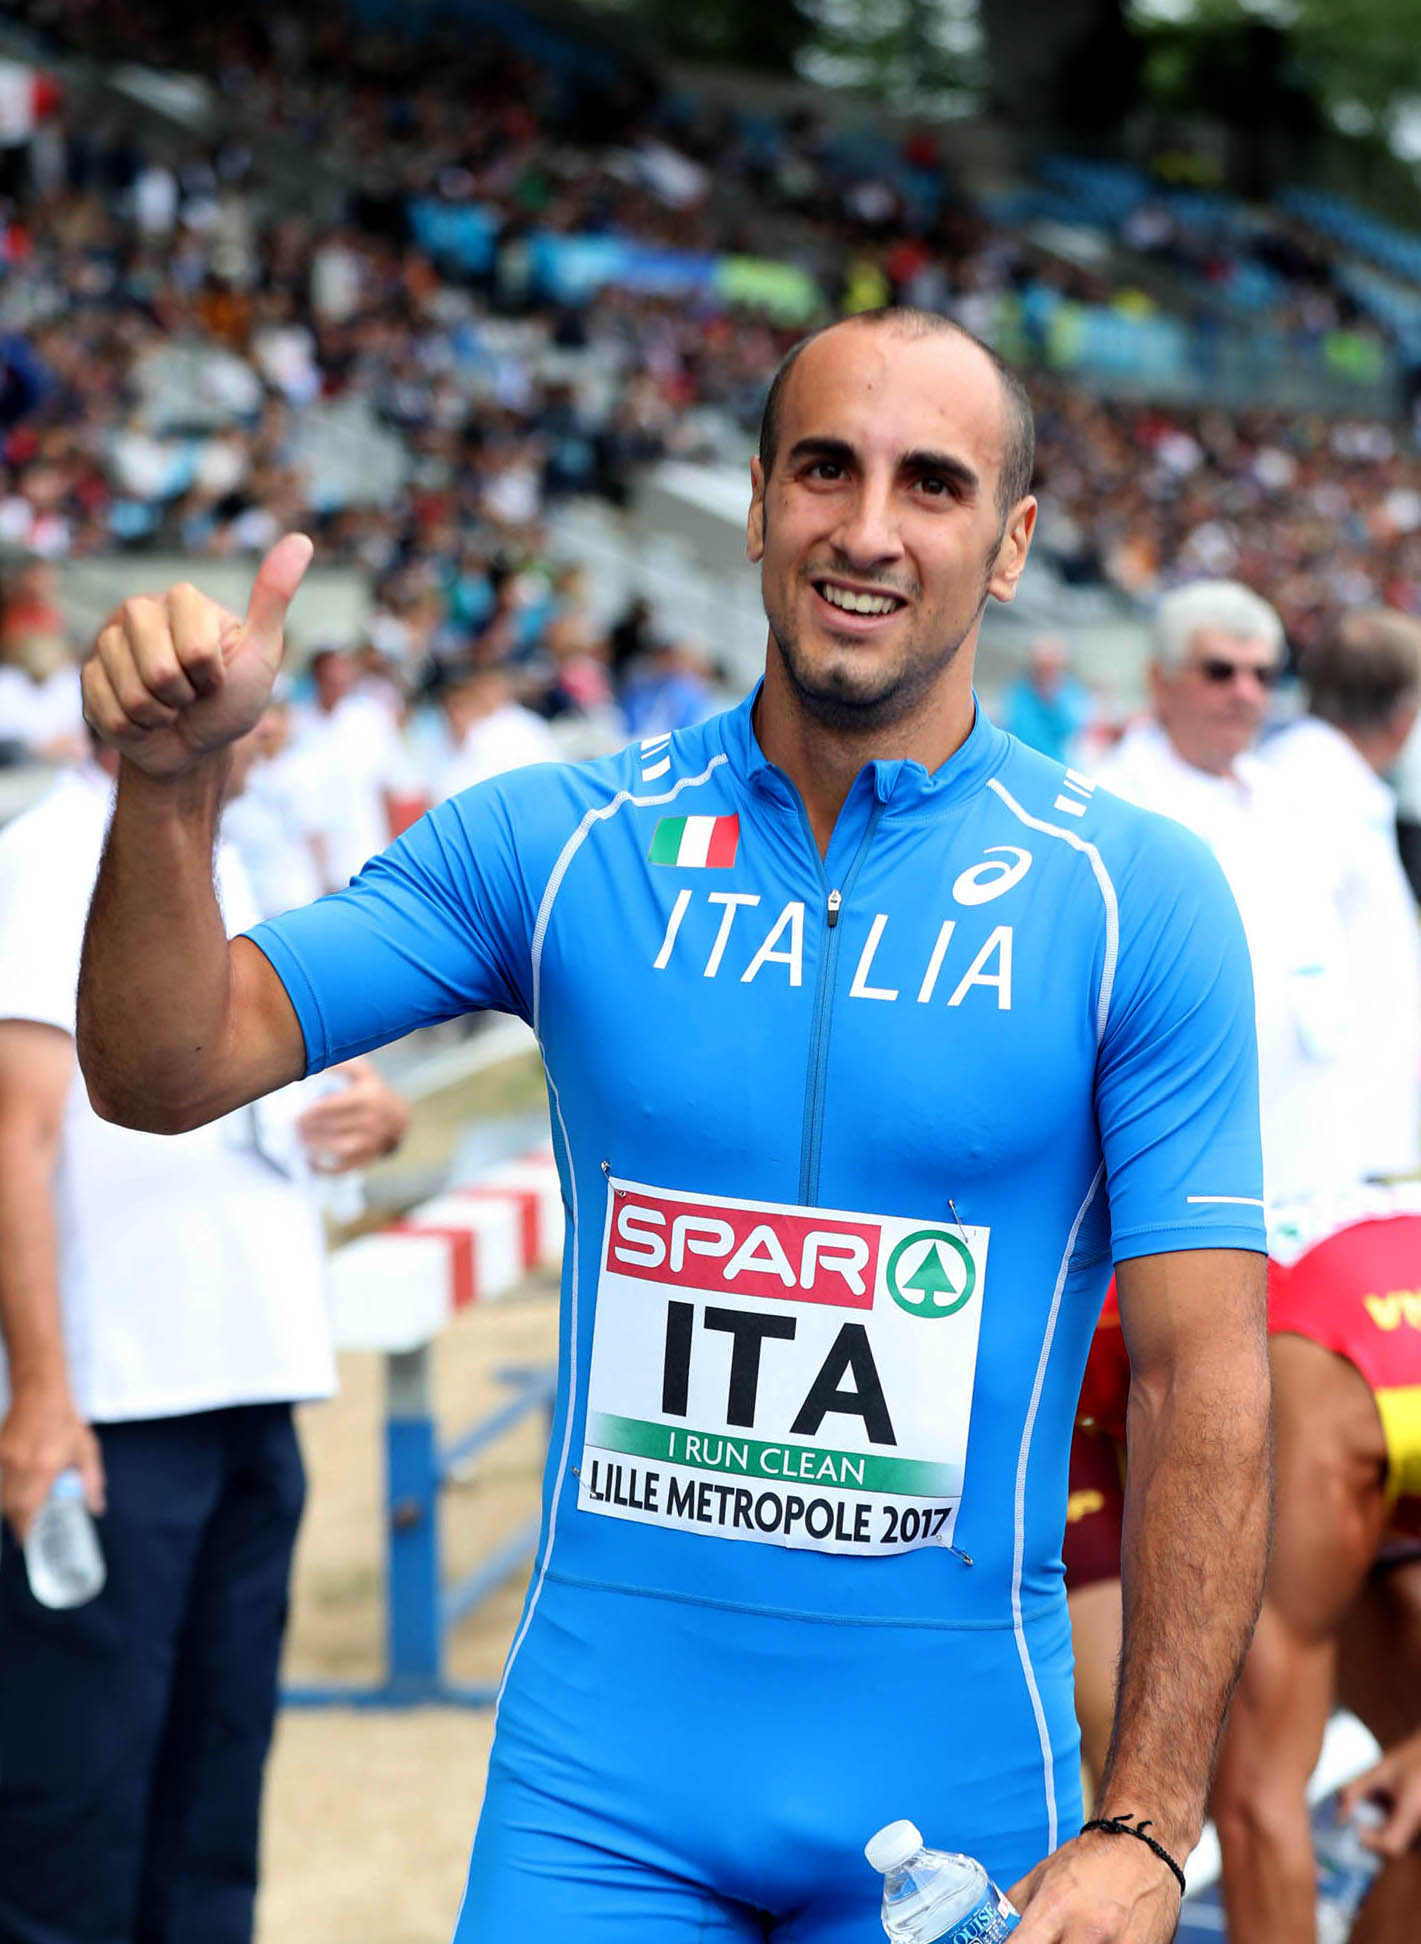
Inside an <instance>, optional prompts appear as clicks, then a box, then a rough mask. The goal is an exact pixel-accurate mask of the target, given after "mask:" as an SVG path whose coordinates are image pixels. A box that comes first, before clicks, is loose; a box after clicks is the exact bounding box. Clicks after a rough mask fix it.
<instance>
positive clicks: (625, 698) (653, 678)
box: [622, 641, 715, 736]
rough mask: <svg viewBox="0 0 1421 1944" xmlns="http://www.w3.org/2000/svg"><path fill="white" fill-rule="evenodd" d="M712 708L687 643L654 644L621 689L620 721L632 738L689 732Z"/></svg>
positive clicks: (708, 689) (698, 662) (699, 667)
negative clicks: (678, 731) (693, 724)
mask: <svg viewBox="0 0 1421 1944" xmlns="http://www.w3.org/2000/svg"><path fill="white" fill-rule="evenodd" d="M714 707H715V698H714V696H713V695H712V693H711V687H710V684H709V682H707V680H706V678H705V674H704V672H703V665H702V662H701V658H700V656H699V655H698V654H697V652H696V650H695V649H694V648H693V647H692V646H691V644H690V643H688V642H680V641H653V642H652V643H651V645H650V646H649V647H648V649H647V650H646V652H645V654H644V655H643V656H642V657H641V660H640V661H639V662H637V663H635V664H634V665H633V666H632V668H631V669H629V670H628V673H627V679H626V681H625V682H624V683H623V685H622V718H623V720H624V722H625V723H626V727H627V733H628V734H629V735H632V736H664V735H669V734H671V733H672V732H673V731H674V730H677V729H689V728H690V727H691V725H692V723H696V722H704V721H705V719H706V717H707V716H708V715H709V714H710V713H711V711H712V709H713V708H714Z"/></svg>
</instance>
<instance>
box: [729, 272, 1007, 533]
mask: <svg viewBox="0 0 1421 1944" xmlns="http://www.w3.org/2000/svg"><path fill="white" fill-rule="evenodd" d="M839 324H882V325H885V326H887V327H888V328H890V329H892V330H895V331H897V332H898V333H899V335H900V336H902V337H910V338H919V337H931V336H935V335H937V334H939V333H941V334H942V335H944V336H952V337H959V338H965V339H966V340H967V342H968V343H969V344H975V345H976V347H977V349H978V350H979V351H980V352H981V353H982V355H983V356H984V357H985V358H986V359H987V361H988V363H989V364H990V365H991V367H992V369H993V370H994V371H995V372H996V374H997V377H998V379H999V380H1000V382H1001V387H1002V404H1003V406H1004V408H1005V412H1006V432H1007V436H1006V450H1005V452H1004V453H1003V455H1002V470H1001V476H1000V477H999V479H998V480H997V513H998V515H999V517H1000V518H1001V519H1002V520H1003V521H1005V520H1006V517H1007V515H1008V514H1009V513H1010V512H1011V510H1012V508H1013V507H1014V506H1015V505H1016V503H1017V501H1018V500H1019V499H1022V498H1024V497H1025V495H1026V494H1027V493H1029V492H1030V491H1031V480H1032V474H1033V473H1034V471H1035V468H1036V425H1035V421H1034V419H1033V418H1032V415H1031V400H1030V398H1029V397H1028V396H1027V392H1026V387H1025V385H1024V384H1023V383H1022V382H1021V379H1020V378H1019V377H1018V376H1017V374H1016V373H1015V372H1014V371H1013V370H1012V368H1011V366H1010V365H1009V364H1007V363H1006V362H1005V360H1004V359H1002V358H999V357H998V356H997V354H996V352H995V351H994V350H993V349H992V347H991V345H990V344H983V342H982V340H981V338H979V337H974V336H973V335H972V333H971V332H970V331H967V330H964V329H963V327H962V326H961V325H960V324H958V323H956V322H955V321H954V320H953V319H952V318H950V317H943V316H941V315H940V313H939V312H937V311H927V310H913V309H911V308H909V307H908V306H907V305H901V306H900V305H893V304H887V305H884V306H883V307H882V308H881V309H878V310H866V311H856V312H855V313H854V314H853V316H851V317H845V318H840V319H839V320H838V322H837V323H835V324H825V325H823V326H822V327H821V328H820V329H819V330H817V331H811V332H810V334H809V336H808V337H803V338H801V339H800V340H799V342H798V344H793V345H791V346H790V348H789V350H788V351H787V352H786V353H785V355H784V357H783V358H781V360H780V363H779V367H778V369H777V370H776V372H775V375H774V377H773V378H772V379H771V380H770V389H769V391H768V392H767V393H766V395H765V409H764V411H763V412H762V413H761V415H760V466H761V469H762V471H763V472H764V475H765V478H766V479H768V478H769V476H770V474H771V473H772V472H773V471H774V469H775V460H776V458H777V457H778V455H779V445H780V418H781V415H782V413H783V409H784V388H785V382H786V380H787V379H788V377H789V374H790V373H791V371H793V369H794V367H795V365H796V364H797V363H798V361H799V358H800V356H801V355H802V353H803V352H805V351H807V350H808V348H809V346H810V345H811V344H813V343H814V341H815V339H816V338H821V337H823V335H824V333H825V331H833V330H837V329H838V326H839Z"/></svg>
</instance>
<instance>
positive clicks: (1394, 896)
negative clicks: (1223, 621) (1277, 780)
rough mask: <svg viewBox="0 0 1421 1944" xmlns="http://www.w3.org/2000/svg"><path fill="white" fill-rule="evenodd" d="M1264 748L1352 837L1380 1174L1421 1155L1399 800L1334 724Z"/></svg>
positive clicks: (1351, 876) (1351, 928)
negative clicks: (1398, 838) (1398, 840)
mask: <svg viewBox="0 0 1421 1944" xmlns="http://www.w3.org/2000/svg"><path fill="white" fill-rule="evenodd" d="M1258 754H1259V756H1260V758H1261V759H1262V761H1263V762H1265V763H1266V764H1267V765H1268V767H1269V769H1270V770H1271V771H1272V772H1273V773H1274V774H1275V775H1277V776H1279V777H1281V778H1282V780H1283V781H1284V783H1285V784H1286V785H1287V787H1288V788H1289V789H1290V790H1291V792H1292V793H1293V795H1294V796H1304V797H1306V798H1307V799H1309V800H1310V801H1311V802H1312V803H1313V804H1314V805H1315V806H1317V807H1318V808H1320V809H1321V810H1322V811H1323V813H1324V814H1325V816H1326V818H1327V820H1328V823H1329V824H1330V825H1331V826H1332V827H1333V829H1334V830H1335V831H1336V833H1337V834H1338V836H1339V837H1340V838H1341V839H1342V840H1343V841H1342V845H1341V854H1342V880H1341V885H1340V894H1339V895H1340V900H1341V910H1342V917H1343V934H1344V937H1345V940H1346V946H1347V955H1348V962H1349V967H1350V976H1351V980H1352V985H1353V989H1354V991H1355V992H1356V994H1357V997H1358V1001H1359V1005H1358V1015H1357V1031H1356V1034H1355V1036H1354V1040H1353V1056H1354V1059H1355V1064H1356V1084H1357V1089H1358V1095H1359V1098H1360V1101H1361V1115H1362V1135H1363V1139H1364V1142H1365V1150H1364V1160H1365V1165H1366V1170H1367V1173H1368V1174H1370V1175H1409V1174H1412V1173H1414V1172H1415V1170H1416V1167H1417V1164H1418V1161H1421V1126H1418V1121H1419V1120H1421V928H1418V925H1417V916H1416V900H1415V898H1414V897H1413V896H1412V894H1411V886H1410V884H1409V882H1408V881H1407V876H1406V872H1405V871H1404V870H1403V869H1402V865H1401V854H1400V852H1399V851H1398V849H1397V845H1396V798H1395V797H1394V796H1393V794H1392V792H1391V791H1390V790H1389V789H1388V788H1387V786H1386V784H1385V783H1383V781H1382V780H1381V778H1380V777H1379V776H1378V775H1377V773H1376V771H1375V770H1374V769H1373V768H1372V766H1371V764H1370V763H1369V762H1367V761H1366V759H1365V758H1364V757H1362V756H1360V755H1359V754H1358V753H1357V750H1356V748H1355V747H1354V746H1353V744H1352V743H1351V742H1349V741H1348V739H1347V737H1346V736H1344V735H1343V734H1342V732H1341V731H1340V730H1338V729H1334V728H1333V727H1332V724H1331V723H1330V722H1321V721H1319V720H1318V718H1317V717H1316V716H1304V717H1303V718H1302V720H1301V721H1299V722H1295V723H1291V724H1290V725H1289V726H1288V727H1287V728H1286V729H1282V730H1280V731H1279V732H1278V734H1277V735H1275V736H1270V737H1269V738H1268V740H1267V741H1266V742H1264V743H1263V745H1262V746H1261V748H1260V749H1259V751H1258Z"/></svg>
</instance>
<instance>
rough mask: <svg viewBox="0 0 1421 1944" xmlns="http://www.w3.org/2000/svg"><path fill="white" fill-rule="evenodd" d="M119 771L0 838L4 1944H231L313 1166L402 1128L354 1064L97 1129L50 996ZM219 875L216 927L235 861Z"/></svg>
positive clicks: (240, 1915)
mask: <svg viewBox="0 0 1421 1944" xmlns="http://www.w3.org/2000/svg"><path fill="white" fill-rule="evenodd" d="M112 767H113V765H112V763H111V759H110V758H108V757H107V756H104V757H100V758H96V759H95V760H93V761H91V762H89V763H87V764H86V765H85V766H84V767H83V768H82V769H81V770H79V771H76V772H73V773H71V774H68V775H65V776H64V777H62V778H61V779H60V781H59V782H58V783H57V784H56V785H55V786H54V788H53V789H52V790H51V791H50V793H49V794H48V795H47V796H46V797H45V798H44V799H42V801H41V802H40V803H38V804H36V805H35V806H34V807H33V808H32V809H30V810H29V811H27V812H25V814H24V815H22V816H20V817H18V818H17V819H16V820H15V821H14V822H13V823H11V824H9V825H8V826H7V827H6V828H5V830H4V831H3V832H0V1347H3V1352H4V1354H3V1356H0V1412H3V1419H0V1496H3V1508H4V1514H5V1519H6V1522H7V1525H8V1528H9V1529H8V1531H7V1533H6V1535H5V1541H4V1544H3V1547H0V1666H3V1667H4V1669H5V1677H4V1679H3V1680H0V1937H4V1938H7V1939H15V1940H19V1939H22V1938H23V1939H25V1940H26V1944H29V1941H30V1940H35V1941H36V1944H38V1941H39V1940H43V1944H127V1941H128V1940H137V1939H142V1940H144V1944H197V1941H198V1940H201V1944H248V1940H249V1938H250V1936H251V1929H252V1912H253V1901H254V1893H255V1887H256V1865H257V1823H258V1809H259V1801H260V1791H261V1777H262V1768H263V1763H264V1761H265V1756H266V1750H267V1746H268V1743H269V1740H270V1734H271V1726H272V1720H273V1713H274V1708H275V1701H276V1680H277V1663H278V1657H279V1652H280V1645H281V1636H282V1631H283V1627H284V1623H285V1616H286V1599H287V1591H286V1589H287V1578H288V1571H289V1566H290V1559H291V1551H292V1546H293V1543H294V1540H295V1536H296V1528H297V1523H298V1520H299V1517H300V1512H301V1504H302V1497H303V1491H304V1481H303V1474H302V1468H301V1459H300V1453H299V1449H298V1446H297V1442H296V1434H295V1429H294V1426H293V1423H292V1413H291V1406H292V1403H293V1402H294V1401H296V1400H300V1399H304V1398H316V1397H324V1396H326V1395H327V1394H328V1393H329V1392H330V1390H331V1389H332V1387H333V1383H334V1368H333V1360H332V1355H331V1345H330V1339H329V1334H328V1329H327V1322H326V1315H325V1308H324V1301H323V1292H322V1255H323V1242H322V1235H321V1229H320V1222H319V1217H318V1214H317V1211H316V1206H315V1202H314V1199H313V1196H312V1193H311V1184H310V1180H309V1177H308V1163H307V1158H306V1156H307V1150H308V1149H309V1150H311V1151H312V1152H319V1153H320V1154H321V1155H322V1156H323V1157H330V1158H334V1159H335V1160H337V1161H339V1162H340V1163H342V1164H343V1165H345V1166H358V1165H361V1164H363V1163H364V1162H366V1161H368V1160H370V1159H371V1158H373V1157H374V1155H376V1154H378V1153H380V1152H382V1151H384V1150H385V1149H387V1148H388V1147H389V1146H392V1145H393V1143H394V1141H395V1140H396V1139H398V1137H399V1134H400V1133H401V1132H402V1130H403V1125H404V1119H405V1115H404V1109H403V1106H402V1104H401V1103H400V1102H399V1101H398V1100H397V1099H396V1098H395V1096H393V1095H392V1094H390V1092H389V1090H388V1089H387V1088H386V1087H385V1086H384V1085H383V1083H382V1082H380V1081H379V1080H378V1078H377V1077H375V1076H374V1075H373V1073H372V1072H367V1073H365V1074H358V1075H356V1076H354V1083H353V1084H352V1085H351V1086H349V1087H347V1088H346V1089H345V1090H344V1092H343V1093H341V1094H336V1095H333V1096H331V1098H330V1099H329V1100H322V1101H320V1102H318V1103H317V1104H316V1105H315V1106H314V1107H309V1108H306V1109H305V1110H304V1111H303V1105H302V1100H301V1097H300V1090H299V1089H288V1090H286V1092H285V1093H284V1094H278V1095H274V1096H272V1097H271V1098H270V1099H268V1100H264V1101H261V1102H258V1103H256V1105H255V1106H254V1107H253V1108H249V1109H247V1110H246V1111H245V1112H243V1113H241V1114H236V1115H231V1116H229V1117H228V1118H227V1119H226V1120H224V1121H219V1122H217V1123H216V1124H215V1125H212V1126H209V1127H206V1128H202V1129H197V1130H195V1131H193V1132H192V1133H188V1134H181V1135H177V1136H173V1137H170V1138H162V1137H159V1136H155V1135H148V1134H139V1133H134V1132H132V1131H131V1130H128V1129H125V1128H121V1127H118V1126H115V1125H113V1124H111V1123H109V1122H107V1121H103V1120H101V1119H100V1118H99V1117H98V1115H97V1114H95V1113H94V1111H93V1109H92V1108H91V1106H90V1105H89V1099H88V1095H87V1092H86V1091H85V1087H84V1083H83V1080H82V1078H81V1076H80V1074H79V1070H78V1066H77V1063H76V1060H75V1054H74V1023H75V1021H74V998H75V987H76V983H77V977H78V968H79V954H80V945H81V941H82V935H83V929H84V921H85V916H86V912H87V908H88V902H89V896H90V892H91V890H92V887H93V882H94V878H95V875H96V873H97V869H98V863H99V856H100V852H101V849H102V846H103V841H104V833H105V830H106V827H107V823H108V817H109V809H110V804H111V799H112V773H111V772H112ZM234 767H235V766H234ZM218 884H219V890H220V894H221V898H222V902H223V909H224V917H225V920H226V922H227V924H228V926H229V927H230V928H231V929H233V930H238V929H240V928H241V927H242V926H244V925H245V924H247V923H248V922H249V921H250V919H252V918H253V917H254V916H255V915H256V912H255V909H254V906H253V904H252V901H251V894H250V892H249V890H248V888H247V886H246V883H245V880H244V878H243V876H242V873H241V870H240V865H239V863H238V860H237V858H236V856H235V854H234V853H232V852H231V851H230V850H226V851H224V852H222V853H220V854H219V860H218ZM69 1467H74V1468H77V1470H78V1471H79V1472H80V1474H81V1476H82V1478H83V1481H84V1485H85V1489H86V1495H87V1497H88V1501H89V1505H90V1508H91V1510H92V1511H94V1512H95V1513H96V1514H102V1517H101V1519H100V1540H101V1544H102V1547H103V1551H104V1555H105V1560H106V1565H107V1569H108V1578H107V1584H106V1585H105V1587H104V1589H103V1591H102V1592H101V1593H100V1594H99V1595H98V1597H97V1598H95V1599H94V1600H92V1601H91V1602H89V1604H87V1605H85V1606H81V1607H78V1608H75V1609H73V1610H70V1611H66V1612H52V1611H50V1610H48V1609H47V1608H45V1607H42V1606H40V1605H39V1603H38V1602H37V1601H36V1600H35V1599H34V1597H33V1595H32V1593H31V1591H30V1589H29V1585H28V1581H27V1578H26V1573H25V1566H24V1561H23V1558H22V1555H21V1552H20V1548H19V1546H18V1545H17V1544H15V1543H13V1541H14V1540H16V1539H21V1540H22V1539H23V1537H24V1535H25V1533H26V1532H27V1530H28V1528H29V1525H30V1522H31V1520H32V1519H33V1517H34V1515H35V1513H36V1512H37V1510H38V1509H39V1507H40V1505H41V1504H42V1503H43V1501H44V1499H45V1498H46V1496H47V1494H48V1492H49V1490H50V1488H51V1486H52V1484H53V1482H54V1479H55V1478H56V1476H57V1475H58V1474H59V1473H60V1472H61V1471H62V1470H64V1469H66V1468H69Z"/></svg>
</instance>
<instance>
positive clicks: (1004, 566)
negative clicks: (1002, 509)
mask: <svg viewBox="0 0 1421 1944" xmlns="http://www.w3.org/2000/svg"><path fill="white" fill-rule="evenodd" d="M1035 531H1036V501H1035V500H1034V499H1033V498H1032V497H1031V495H1030V494H1029V493H1028V494H1027V496H1026V498H1025V499H1023V500H1018V501H1017V503H1016V505H1015V506H1014V507H1013V508H1012V511H1011V515H1010V517H1009V518H1008V520H1007V524H1006V531H1005V533H1003V535H1002V538H1001V544H1000V545H999V546H998V548H997V557H996V560H995V561H994V563H993V565H992V574H991V578H990V580H989V581H988V582H987V592H988V593H989V594H990V595H992V596H993V598H994V599H995V600H998V601H1009V600H1011V598H1012V596H1013V595H1014V594H1015V593H1016V584H1017V582H1018V581H1019V580H1020V579H1021V574H1022V569H1023V568H1024V567H1025V566H1026V556H1027V555H1028V553H1030V551H1031V536H1032V534H1033V533H1034V532H1035Z"/></svg>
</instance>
